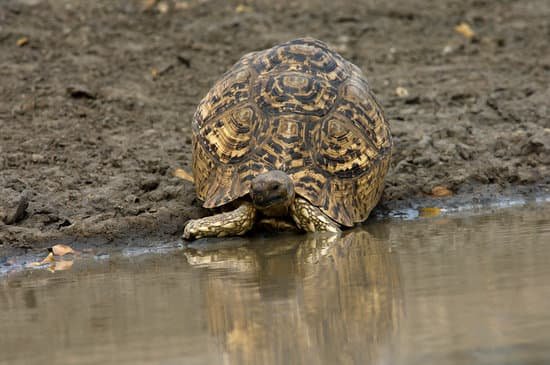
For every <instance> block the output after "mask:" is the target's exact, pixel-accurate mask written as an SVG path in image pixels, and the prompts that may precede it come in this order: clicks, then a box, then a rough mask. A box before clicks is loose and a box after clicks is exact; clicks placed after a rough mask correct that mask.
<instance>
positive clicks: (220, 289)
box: [0, 205, 550, 365]
mask: <svg viewBox="0 0 550 365" xmlns="http://www.w3.org/2000/svg"><path fill="white" fill-rule="evenodd" d="M136 253H139V251H136V250H126V251H122V252H112V253H110V257H109V258H106V257H107V256H105V255H104V256H101V255H100V256H95V258H94V257H93V256H92V257H88V258H87V257H86V256H85V255H84V256H82V257H80V258H77V259H75V263H74V265H73V266H72V268H71V269H70V270H67V271H61V272H55V273H50V272H48V271H45V270H27V271H25V272H23V273H19V274H10V275H8V276H7V277H6V276H5V277H4V278H0V326H1V334H0V363H2V364H30V363H42V364H46V363H52V364H63V363H67V364H97V363H117V364H151V363H159V364H182V363H185V364H219V363H230V364H244V363H250V364H305V363H312V364H319V363H325V364H348V363H349V364H499V365H501V364H544V363H550V313H549V308H550V206H548V205H546V206H540V205H539V206H531V207H523V208H521V209H505V210H499V211H497V212H494V213H493V214H491V215H476V216H469V217H439V218H429V219H428V218H424V219H418V220H413V221H398V220H391V221H386V222H373V223H370V224H368V225H367V226H366V227H365V229H362V230H361V229H357V230H354V231H352V232H348V233H347V234H346V235H344V236H343V237H342V238H339V239H337V238H334V237H329V236H319V237H312V236H307V235H302V236H277V237H264V238H256V239H255V240H252V241H250V242H247V240H239V239H235V240H228V241H225V242H224V245H223V247H221V248H220V247H219V246H214V245H212V244H211V243H208V242H203V243H199V244H196V245H194V246H193V248H189V249H173V250H167V251H166V252H163V253H157V254H147V255H136Z"/></svg>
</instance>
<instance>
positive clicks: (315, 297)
mask: <svg viewBox="0 0 550 365" xmlns="http://www.w3.org/2000/svg"><path fill="white" fill-rule="evenodd" d="M236 242H237V243H235V244H234V245H233V247H227V248H223V249H215V250H209V249H208V248H207V247H202V248H200V249H190V250H188V251H187V252H186V256H187V259H188V262H189V263H190V264H192V265H196V266H202V267H205V268H206V270H204V272H203V274H204V275H205V277H204V278H203V280H202V283H203V285H205V288H203V290H202V292H203V293H204V295H205V298H204V302H205V303H206V306H207V308H206V311H207V313H208V325H209V329H210V331H211V333H212V334H213V335H214V336H215V337H216V338H217V339H218V341H219V344H220V346H222V351H224V352H225V353H226V355H227V362H228V363H239V364H240V363H249V364H270V363H285V364H289V363H309V362H312V363H330V364H335V363H338V364H344V363H372V362H373V361H380V360H381V359H383V358H384V357H385V354H386V353H387V352H388V351H391V349H392V345H391V337H392V336H391V335H392V333H393V332H394V331H395V329H396V328H397V325H398V322H399V317H400V316H401V313H402V307H403V302H402V293H401V280H400V274H399V264H398V260H397V255H396V254H394V253H392V252H391V250H390V249H389V247H388V246H387V243H383V241H381V240H378V239H376V238H374V237H373V236H372V235H370V234H369V233H368V232H366V231H364V230H354V231H351V232H347V234H345V235H343V236H342V237H338V236H335V235H292V236H282V237H281V236H277V237H276V238H268V239H264V240H263V241H262V242H259V243H255V244H253V245H247V246H244V244H245V243H246V240H245V239H242V240H241V241H236ZM254 242H257V240H255V241H254ZM219 269H223V270H219Z"/></svg>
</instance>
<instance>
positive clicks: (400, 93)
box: [395, 86, 409, 98]
mask: <svg viewBox="0 0 550 365" xmlns="http://www.w3.org/2000/svg"><path fill="white" fill-rule="evenodd" d="M395 95H397V96H398V97H400V98H406V97H407V96H409V90H407V89H405V88H404V87H402V86H398V87H397V88H396V89H395Z"/></svg>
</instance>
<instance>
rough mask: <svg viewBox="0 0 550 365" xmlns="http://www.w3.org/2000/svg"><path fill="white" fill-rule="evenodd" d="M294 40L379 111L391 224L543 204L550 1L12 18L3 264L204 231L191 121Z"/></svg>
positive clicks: (21, 0) (160, 9) (549, 176)
mask: <svg viewBox="0 0 550 365" xmlns="http://www.w3.org/2000/svg"><path fill="white" fill-rule="evenodd" d="M462 22H465V23H467V24H469V26H470V27H471V29H472V30H473V32H474V33H475V34H473V35H472V34H470V35H468V36H466V35H465V34H464V32H463V33H462V34H461V33H459V32H457V31H456V30H455V27H456V26H457V25H458V24H460V23H462ZM300 36H312V37H315V38H318V39H321V40H323V41H325V42H327V43H328V44H329V45H331V46H332V47H333V48H334V49H336V50H337V51H339V52H340V53H341V54H342V55H343V56H344V57H346V58H347V59H349V60H351V61H352V62H354V63H355V64H357V65H358V66H359V67H360V68H361V69H362V70H363V71H364V73H365V74H366V76H367V78H368V80H369V81H370V84H371V87H372V88H373V90H374V91H375V93H376V95H377V96H378V98H379V99H380V102H381V104H382V105H383V106H384V108H385V111H386V114H387V117H388V118H389V120H390V123H391V128H392V133H393V136H394V141H395V150H394V151H395V152H394V156H393V161H392V166H391V170H390V172H389V175H388V177H387V180H386V188H385V193H384V196H383V198H382V201H381V204H380V206H379V208H378V210H377V212H378V213H379V214H384V213H385V212H387V211H389V210H393V209H404V208H407V207H410V206H418V205H422V204H428V205H431V206H433V205H445V204H447V203H446V202H452V203H453V204H455V205H459V204H461V203H464V204H471V203H476V202H483V201H490V200H493V199H497V198H498V197H502V196H509V195H519V196H533V195H536V194H548V193H549V187H550V171H549V166H550V109H549V104H548V100H550V87H549V80H550V46H549V43H548V39H549V38H550V3H549V2H548V1H545V0H530V1H501V2H494V1H483V0H466V1H462V0H461V1H453V0H445V1H438V2H430V3H429V4H428V3H426V2H425V1H420V0H412V1H407V2H401V1H395V0H393V1H344V2H329V1H319V0H304V1H276V2H272V1H254V2H251V1H248V2H237V1H221V0H219V1H218V0H216V1H215V0H212V1H194V0H189V1H183V0H181V1H176V0H172V1H145V2H144V1H137V0H136V1H131V0H127V1H107V0H103V1H88V2H80V1H61V0H50V1H46V0H17V1H16V0H7V1H2V3H1V4H0V66H1V67H0V80H1V82H0V252H2V250H3V251H4V252H6V250H8V249H14V248H17V247H23V248H34V247H43V246H46V245H48V244H49V243H51V242H53V241H56V242H68V241H71V240H79V241H85V240H89V241H90V242H96V243H98V244H103V243H108V242H113V241H116V240H117V239H128V238H131V237H135V238H140V237H141V239H143V237H156V236H159V237H174V236H176V235H178V234H180V233H181V231H182V230H183V225H184V222H185V221H186V220H187V219H188V218H197V217H199V216H202V215H204V214H206V213H207V212H206V210H204V209H202V208H201V207H200V202H199V201H198V200H197V199H196V196H195V194H194V190H193V187H192V185H191V184H189V183H187V182H184V181H182V180H180V179H178V178H176V177H173V176H172V171H173V170H174V169H175V168H177V167H183V168H187V169H190V168H189V166H190V161H191V145H190V143H191V135H190V121H191V117H192V115H193V112H194V110H195V107H196V105H197V103H198V102H199V100H200V99H201V97H202V96H203V95H204V94H205V93H206V92H207V90H208V89H209V87H210V86H211V85H212V84H213V82H214V81H215V80H216V79H217V78H218V77H220V75H221V74H222V73H223V72H224V71H225V70H226V69H227V68H229V67H230V66H231V65H232V64H233V63H234V62H235V61H236V60H237V59H238V58H239V57H240V56H241V55H242V54H244V53H246V52H249V51H253V50H258V49H263V48H267V47H271V46H272V45H274V44H276V43H278V42H282V41H286V40H289V39H292V38H296V37H300ZM434 187H443V188H445V189H448V190H449V191H450V192H452V194H453V196H452V197H450V198H448V197H441V198H437V197H433V196H432V195H433V194H432V192H433V189H434Z"/></svg>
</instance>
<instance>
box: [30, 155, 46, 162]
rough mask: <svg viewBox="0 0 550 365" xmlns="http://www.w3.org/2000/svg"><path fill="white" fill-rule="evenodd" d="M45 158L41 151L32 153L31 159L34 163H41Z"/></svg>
mask: <svg viewBox="0 0 550 365" xmlns="http://www.w3.org/2000/svg"><path fill="white" fill-rule="evenodd" d="M45 160H46V158H45V157H44V156H42V155H41V154H39V153H33V154H32V155H31V161H32V162H34V163H41V162H44V161H45Z"/></svg>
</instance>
